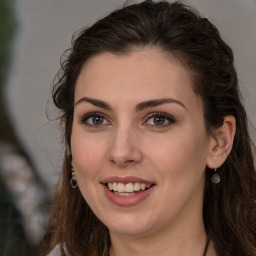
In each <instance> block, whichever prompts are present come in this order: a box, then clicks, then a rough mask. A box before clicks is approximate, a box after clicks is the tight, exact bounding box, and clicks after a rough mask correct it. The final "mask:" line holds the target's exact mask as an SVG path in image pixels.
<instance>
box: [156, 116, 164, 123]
mask: <svg viewBox="0 0 256 256" xmlns="http://www.w3.org/2000/svg"><path fill="white" fill-rule="evenodd" d="M164 121H165V118H164V117H161V116H157V117H155V118H154V123H155V124H156V125H163V124H164Z"/></svg>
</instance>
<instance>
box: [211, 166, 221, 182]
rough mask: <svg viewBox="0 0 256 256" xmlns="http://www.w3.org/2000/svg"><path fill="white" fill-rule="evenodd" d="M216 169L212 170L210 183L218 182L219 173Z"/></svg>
mask: <svg viewBox="0 0 256 256" xmlns="http://www.w3.org/2000/svg"><path fill="white" fill-rule="evenodd" d="M216 171H217V169H215V170H214V174H213V175H212V177H211V180H212V183H214V184H217V183H219V182H220V175H219V174H218V173H217V172H216Z"/></svg>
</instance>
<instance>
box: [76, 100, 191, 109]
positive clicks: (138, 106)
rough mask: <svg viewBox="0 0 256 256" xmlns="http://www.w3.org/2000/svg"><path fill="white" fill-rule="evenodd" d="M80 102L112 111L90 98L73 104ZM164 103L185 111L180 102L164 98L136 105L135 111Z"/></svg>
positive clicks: (107, 106) (100, 101)
mask: <svg viewBox="0 0 256 256" xmlns="http://www.w3.org/2000/svg"><path fill="white" fill-rule="evenodd" d="M82 102H89V103H91V104H92V105H94V106H96V107H99V108H103V109H106V110H109V111H112V110H113V109H112V107H111V106H110V105H109V104H108V103H106V102H105V101H102V100H98V99H92V98H88V97H82V98H81V99H79V100H78V101H77V102H76V103H75V105H78V104H79V103H82ZM166 103H175V104H178V105H180V106H182V107H183V108H185V109H187V108H186V106H185V105H184V104H183V103H182V102H180V101H178V100H176V99H170V98H164V99H156V100H148V101H143V102H141V103H139V104H137V105H136V107H135V110H136V111H137V112H139V111H142V110H144V109H146V108H150V107H151V108H152V107H157V106H160V105H163V104H166Z"/></svg>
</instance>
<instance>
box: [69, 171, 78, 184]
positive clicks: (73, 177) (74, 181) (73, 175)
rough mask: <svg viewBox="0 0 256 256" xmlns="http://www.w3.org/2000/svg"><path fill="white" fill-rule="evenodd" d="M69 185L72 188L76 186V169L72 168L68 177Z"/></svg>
mask: <svg viewBox="0 0 256 256" xmlns="http://www.w3.org/2000/svg"><path fill="white" fill-rule="evenodd" d="M70 185H71V187H72V188H77V180H76V171H75V169H74V168H72V178H71V179H70Z"/></svg>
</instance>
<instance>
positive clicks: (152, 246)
mask: <svg viewBox="0 0 256 256" xmlns="http://www.w3.org/2000/svg"><path fill="white" fill-rule="evenodd" d="M191 215H193V214H190V217H189V218H188V219H187V220H186V221H185V222H184V219H183V221H182V225H180V224H179V223H175V224H174V225H173V226H172V227H171V228H170V227H169V228H167V229H162V230H159V231H158V232H157V233H152V234H150V233H149V234H142V235H139V236H136V237H134V236H132V237H130V236H124V235H120V234H117V233H114V232H110V237H111V248H110V256H128V255H136V256H142V255H143V256H144V255H147V256H155V255H161V256H187V255H190V256H203V253H204V249H205V245H206V242H207V235H206V232H205V228H204V224H203V218H202V216H200V217H199V216H198V217H197V218H196V219H195V216H191ZM206 255H208V254H206Z"/></svg>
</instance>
